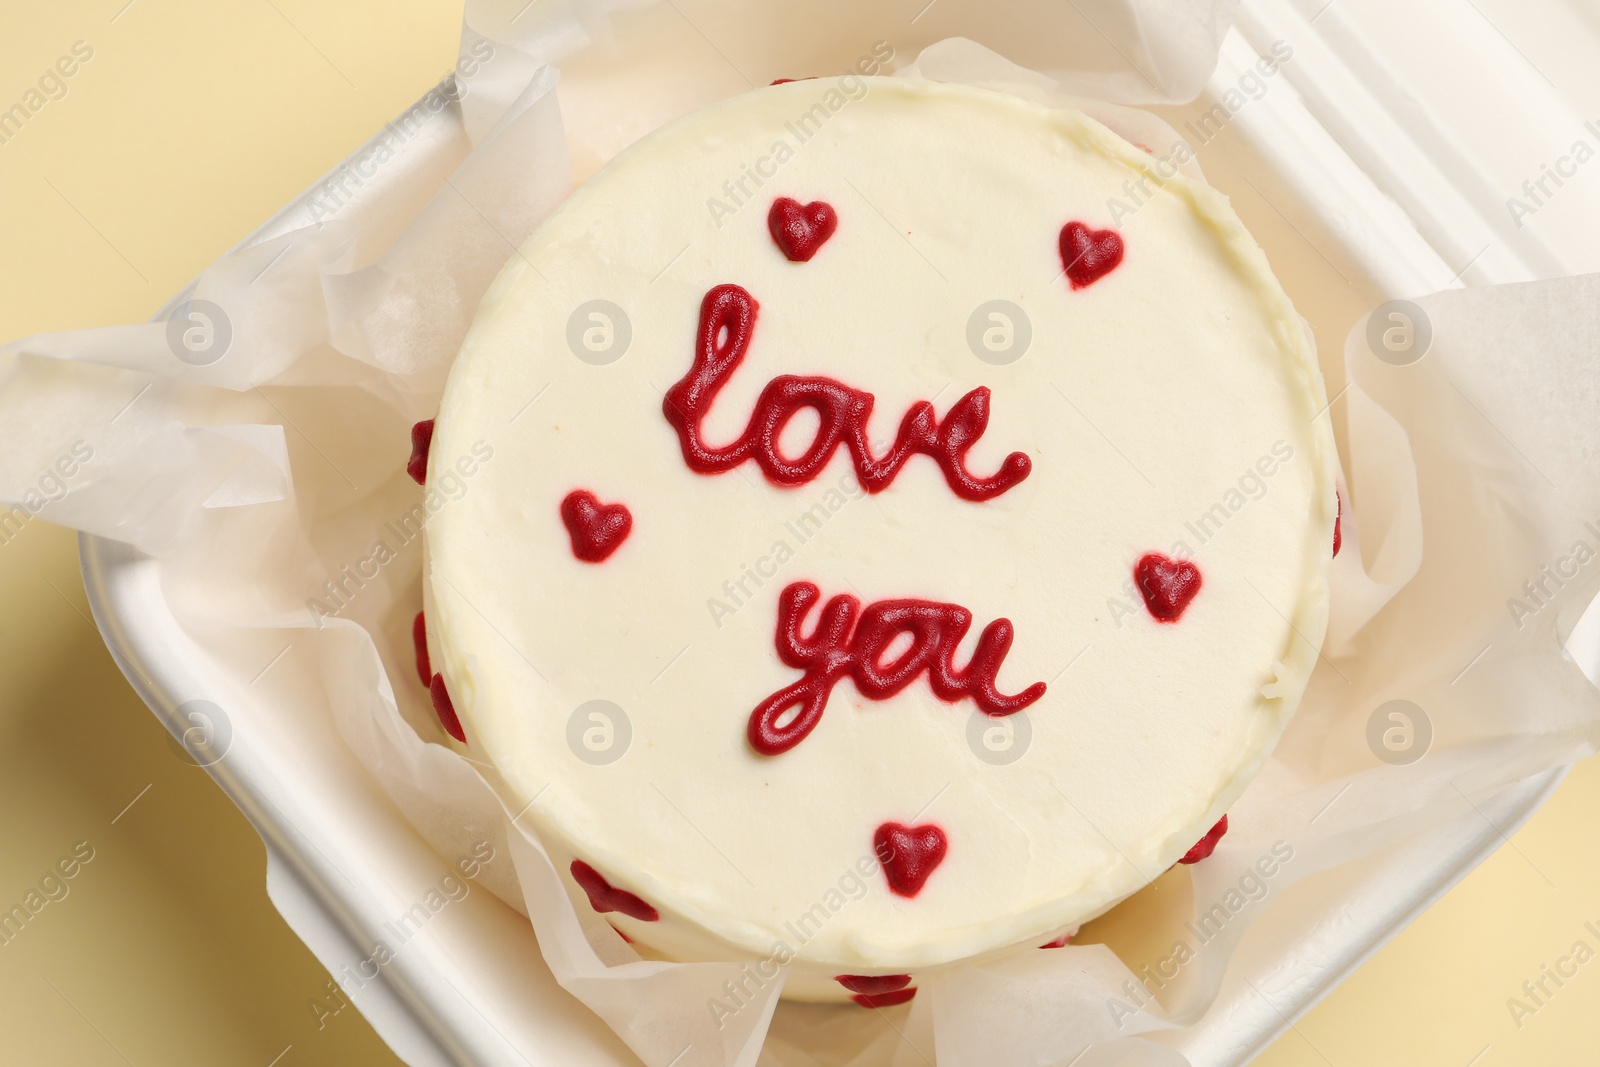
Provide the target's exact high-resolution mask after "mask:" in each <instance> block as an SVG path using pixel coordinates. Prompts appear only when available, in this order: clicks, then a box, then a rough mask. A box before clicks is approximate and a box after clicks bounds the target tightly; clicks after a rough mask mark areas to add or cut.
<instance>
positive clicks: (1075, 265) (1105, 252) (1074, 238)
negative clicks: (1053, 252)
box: [1061, 220, 1122, 289]
mask: <svg viewBox="0 0 1600 1067" xmlns="http://www.w3.org/2000/svg"><path fill="white" fill-rule="evenodd" d="M1121 262H1122V235H1121V234H1119V233H1117V231H1116V230H1091V229H1089V227H1087V226H1085V225H1084V224H1083V223H1081V222H1077V221H1076V220H1074V221H1073V222H1069V223H1067V224H1066V225H1065V226H1063V227H1061V265H1062V266H1063V267H1065V268H1066V271H1067V278H1068V280H1069V281H1071V282H1072V287H1073V288H1074V289H1082V288H1083V287H1084V286H1087V285H1092V284H1094V283H1095V282H1096V281H1098V280H1099V279H1101V278H1103V277H1105V276H1106V275H1107V274H1110V273H1111V272H1112V271H1114V270H1116V269H1117V264H1119V263H1121Z"/></svg>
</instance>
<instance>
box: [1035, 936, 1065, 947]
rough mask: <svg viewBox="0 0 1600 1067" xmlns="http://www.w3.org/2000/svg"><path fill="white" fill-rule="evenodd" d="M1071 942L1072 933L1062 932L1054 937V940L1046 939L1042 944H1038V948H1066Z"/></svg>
mask: <svg viewBox="0 0 1600 1067" xmlns="http://www.w3.org/2000/svg"><path fill="white" fill-rule="evenodd" d="M1071 943H1072V935H1071V934H1062V935H1061V936H1060V937H1058V938H1056V939H1055V940H1054V941H1046V942H1045V943H1044V944H1042V945H1040V946H1039V947H1040V948H1066V947H1067V946H1068V945H1070V944H1071Z"/></svg>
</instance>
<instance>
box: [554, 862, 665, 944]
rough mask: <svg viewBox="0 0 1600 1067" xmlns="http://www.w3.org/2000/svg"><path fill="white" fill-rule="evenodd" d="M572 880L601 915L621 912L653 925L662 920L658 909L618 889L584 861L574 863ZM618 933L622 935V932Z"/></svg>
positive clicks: (624, 890)
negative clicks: (609, 912)
mask: <svg viewBox="0 0 1600 1067" xmlns="http://www.w3.org/2000/svg"><path fill="white" fill-rule="evenodd" d="M572 880H573V881H575V882H577V883H578V888H579V889H582V890H583V891H584V892H585V893H587V894H589V906H590V907H592V908H594V910H595V911H598V912H601V913H604V912H608V911H620V912H621V913H622V914H624V915H627V916H630V917H632V918H635V919H638V920H639V921H640V922H646V923H653V922H655V921H656V920H657V919H659V918H661V916H660V915H658V914H657V913H656V909H654V908H652V907H651V906H650V905H648V904H646V903H645V902H644V901H642V900H640V899H639V898H638V897H636V896H634V895H633V894H632V893H630V892H628V891H627V890H626V889H618V888H617V887H616V886H614V885H612V884H611V883H610V882H608V881H606V879H605V875H603V874H601V873H600V872H599V871H597V870H595V869H594V868H593V867H591V866H589V865H588V864H587V863H585V862H583V861H582V860H573V861H572ZM617 932H618V933H621V931H620V930H619V931H617ZM624 936H626V935H624Z"/></svg>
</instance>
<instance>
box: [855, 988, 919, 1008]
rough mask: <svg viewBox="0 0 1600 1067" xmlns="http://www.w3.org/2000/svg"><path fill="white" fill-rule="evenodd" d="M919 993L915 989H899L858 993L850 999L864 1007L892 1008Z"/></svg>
mask: <svg viewBox="0 0 1600 1067" xmlns="http://www.w3.org/2000/svg"><path fill="white" fill-rule="evenodd" d="M916 995H917V991H916V990H915V989H897V990H895V991H894V992H893V993H857V994H856V995H855V996H853V997H851V998H850V999H851V1000H853V1001H855V1002H856V1003H857V1004H859V1005H861V1006H862V1007H863V1008H892V1007H894V1006H895V1005H896V1004H904V1003H905V1002H906V1001H908V1000H910V999H911V998H912V997H914V996H916Z"/></svg>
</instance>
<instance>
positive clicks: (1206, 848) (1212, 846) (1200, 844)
mask: <svg viewBox="0 0 1600 1067" xmlns="http://www.w3.org/2000/svg"><path fill="white" fill-rule="evenodd" d="M1227 832H1228V817H1227V816H1226V815H1224V816H1223V817H1222V818H1220V819H1218V820H1217V824H1216V825H1215V826H1213V827H1212V828H1211V829H1209V830H1207V831H1206V836H1204V837H1202V838H1201V839H1200V840H1198V841H1196V842H1195V843H1194V847H1193V848H1191V849H1189V851H1188V852H1185V853H1184V854H1183V858H1182V859H1180V860H1179V861H1178V862H1179V863H1199V862H1200V861H1201V860H1203V859H1205V858H1206V857H1207V856H1209V855H1211V854H1212V853H1213V852H1215V851H1216V850H1217V842H1218V841H1221V840H1222V835H1223V834H1225V833H1227Z"/></svg>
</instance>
